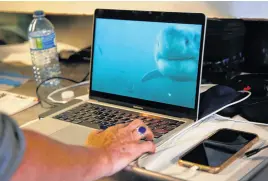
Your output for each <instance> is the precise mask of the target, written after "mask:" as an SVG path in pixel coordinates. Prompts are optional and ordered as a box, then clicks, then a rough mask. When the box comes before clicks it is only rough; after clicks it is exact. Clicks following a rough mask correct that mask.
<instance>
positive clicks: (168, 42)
mask: <svg viewBox="0 0 268 181" xmlns="http://www.w3.org/2000/svg"><path fill="white" fill-rule="evenodd" d="M200 39H201V34H200V32H199V31H198V30H196V29H191V28H185V27H183V28H180V27H175V26H170V27H167V28H165V29H163V30H162V31H161V32H160V33H159V34H158V36H157V37H156V43H155V49H154V61H155V63H156V66H157V69H155V70H152V71H150V72H148V73H146V74H145V75H144V77H143V78H142V82H146V81H149V80H152V79H156V78H160V77H166V78H169V79H171V80H173V81H181V82H185V81H195V80H196V78H197V71H198V59H199V49H200Z"/></svg>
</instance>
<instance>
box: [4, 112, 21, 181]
mask: <svg viewBox="0 0 268 181" xmlns="http://www.w3.org/2000/svg"><path fill="white" fill-rule="evenodd" d="M24 150H25V139H24V135H23V133H22V131H21V130H20V128H19V127H18V125H17V124H16V122H15V121H14V120H12V119H11V118H10V117H8V116H7V115H5V114H2V113H0V180H1V181H9V180H10V179H11V177H12V175H13V174H14V172H15V171H16V170H17V168H18V166H19V165H20V163H21V160H22V157H23V154H24Z"/></svg>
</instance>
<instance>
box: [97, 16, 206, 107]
mask: <svg viewBox="0 0 268 181" xmlns="http://www.w3.org/2000/svg"><path fill="white" fill-rule="evenodd" d="M95 21H96V22H95V24H96V25H95V26H96V27H95V37H94V46H95V48H94V53H93V54H94V62H93V64H94V65H93V70H92V90H94V91H99V92H103V93H109V94H115V95H120V96H126V97H131V98H138V99H142V100H148V101H153V102H159V103H164V104H169V105H175V106H181V107H186V108H194V106H195V101H196V100H195V98H196V86H197V85H196V84H197V83H198V81H197V79H198V76H197V74H198V61H199V52H200V40H201V31H202V25H198V24H178V23H165V22H148V21H134V20H116V19H105V18H96V20H95Z"/></svg>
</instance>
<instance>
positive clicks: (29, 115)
mask: <svg viewBox="0 0 268 181" xmlns="http://www.w3.org/2000/svg"><path fill="white" fill-rule="evenodd" d="M88 69H89V68H88V64H86V63H85V64H81V63H80V64H63V63H61V70H62V76H63V77H68V78H71V79H74V80H81V79H82V78H84V76H85V75H86V73H87V72H88ZM0 70H9V71H16V72H19V73H21V74H23V75H25V76H30V77H31V79H30V80H29V81H28V82H27V83H25V84H23V85H21V86H20V87H16V88H13V89H11V90H9V91H10V92H13V93H19V94H22V95H27V96H36V93H35V89H36V83H35V81H34V80H33V79H32V77H33V74H32V68H31V67H29V66H25V65H22V64H12V65H11V64H3V63H0ZM87 93H88V87H87V86H83V87H81V88H78V89H76V91H75V95H76V96H79V95H85V94H87ZM47 110H48V109H46V108H43V107H42V106H41V105H40V104H37V105H35V106H33V107H31V108H29V109H26V110H24V111H22V112H20V113H17V114H15V115H13V116H12V117H13V119H15V120H16V121H17V123H18V125H22V124H25V123H27V122H29V121H31V120H34V119H37V118H38V115H39V114H41V113H43V112H46V111H47ZM267 170H268V167H267V168H265V169H261V170H260V174H259V175H258V176H257V177H256V181H257V180H258V181H259V180H263V178H266V177H267V175H268V172H266V171H267ZM119 180H124V181H125V180H129V181H131V180H140V181H143V180H148V178H144V177H141V176H138V175H136V174H133V173H131V172H126V171H123V172H119V173H118V174H116V175H114V176H112V177H109V178H103V179H101V181H119ZM149 180H152V179H149ZM254 181H255V179H254Z"/></svg>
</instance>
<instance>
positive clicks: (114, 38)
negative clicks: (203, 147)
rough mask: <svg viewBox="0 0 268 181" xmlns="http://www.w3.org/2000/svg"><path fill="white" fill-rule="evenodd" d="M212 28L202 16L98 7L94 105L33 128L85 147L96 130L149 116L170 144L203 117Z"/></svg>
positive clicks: (69, 108) (63, 111) (62, 111)
mask: <svg viewBox="0 0 268 181" xmlns="http://www.w3.org/2000/svg"><path fill="white" fill-rule="evenodd" d="M205 28H206V17H205V15H203V14H200V13H177V12H156V11H130V10H109V9H97V10H96V11H95V13H94V24H93V42H92V56H91V57H92V60H91V63H90V68H89V69H90V78H89V79H90V86H89V100H88V101H85V102H77V103H75V104H72V105H68V104H66V105H64V106H63V108H57V111H54V112H53V111H52V112H53V113H52V114H51V115H48V116H46V117H44V118H43V119H42V120H40V121H37V122H35V123H32V124H29V125H28V126H26V127H25V128H27V129H32V130H35V131H38V132H41V133H43V134H45V135H48V136H50V137H51V138H54V139H56V140H59V141H62V142H64V143H67V144H74V145H84V144H85V141H86V138H87V136H88V134H89V133H90V132H91V131H92V130H95V129H106V128H108V127H110V126H113V125H116V124H120V123H128V122H130V121H132V120H134V119H141V120H143V122H144V123H145V124H146V125H147V126H148V127H150V128H151V129H152V131H153V133H154V135H155V138H154V142H155V144H156V145H159V144H161V143H163V142H165V140H167V139H168V138H169V137H170V136H172V135H174V134H175V133H178V132H179V131H181V130H183V129H185V128H187V127H189V126H190V125H191V124H193V123H194V122H195V121H197V120H198V105H199V86H200V80H201V67H202V59H203V49H204V40H205Z"/></svg>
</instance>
